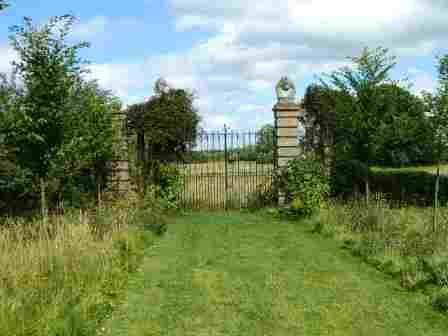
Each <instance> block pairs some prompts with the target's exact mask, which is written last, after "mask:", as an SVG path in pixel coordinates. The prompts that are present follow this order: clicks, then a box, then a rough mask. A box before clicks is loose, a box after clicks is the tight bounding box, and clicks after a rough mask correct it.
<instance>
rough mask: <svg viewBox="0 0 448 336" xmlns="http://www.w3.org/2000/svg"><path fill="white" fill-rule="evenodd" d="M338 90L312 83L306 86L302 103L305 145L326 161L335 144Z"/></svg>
mask: <svg viewBox="0 0 448 336" xmlns="http://www.w3.org/2000/svg"><path fill="white" fill-rule="evenodd" d="M337 94H338V93H337V91H335V90H332V89H330V88H328V87H325V86H322V85H316V84H312V85H310V86H308V87H307V88H306V91H305V96H304V98H303V102H302V105H303V107H304V109H305V114H304V115H302V116H301V122H302V123H303V124H304V125H305V129H306V132H305V137H304V139H303V146H304V148H305V150H306V151H312V152H313V153H315V154H316V155H318V156H319V157H320V158H321V160H322V161H323V162H326V160H327V159H328V156H329V155H330V153H328V151H329V150H333V146H334V132H335V128H336V115H335V113H336V110H335V108H336V102H335V98H334V97H335V95H337Z"/></svg>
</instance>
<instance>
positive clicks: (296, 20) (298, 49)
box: [0, 0, 448, 129]
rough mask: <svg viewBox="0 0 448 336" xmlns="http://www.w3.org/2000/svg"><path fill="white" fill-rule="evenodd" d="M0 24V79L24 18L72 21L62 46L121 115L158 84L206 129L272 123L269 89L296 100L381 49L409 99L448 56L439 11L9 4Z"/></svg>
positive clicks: (367, 2)
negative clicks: (80, 44) (189, 105)
mask: <svg viewBox="0 0 448 336" xmlns="http://www.w3.org/2000/svg"><path fill="white" fill-rule="evenodd" d="M9 2H10V3H11V6H10V7H9V8H8V9H7V10H5V11H3V12H0V72H9V71H10V69H11V65H10V63H11V61H12V60H14V58H15V54H14V51H13V50H12V48H11V46H10V43H9V39H8V36H9V35H10V33H9V27H10V26H13V25H18V24H21V23H22V22H23V17H25V16H26V17H31V18H32V19H33V20H34V21H35V22H36V23H37V24H41V23H45V22H46V21H47V20H48V19H49V18H50V17H51V16H56V15H64V14H73V15H75V16H76V17H77V21H76V24H75V26H74V27H73V31H72V34H71V35H70V41H72V42H73V43H74V42H76V41H88V42H90V43H91V47H90V48H89V49H88V50H84V51H83V52H82V55H81V56H82V57H83V58H84V59H85V60H87V61H89V64H88V68H89V69H90V74H89V75H88V77H89V79H96V80H98V82H99V83H100V85H101V86H102V87H103V88H104V89H109V90H111V91H112V92H113V93H114V94H115V95H117V96H118V97H120V98H121V99H122V101H123V104H124V106H126V105H128V104H133V103H137V102H142V101H144V100H146V99H148V98H149V97H150V96H151V95H152V93H153V87H154V82H155V81H156V79H157V78H159V77H163V78H165V79H166V80H167V81H168V83H169V84H170V85H171V86H173V87H178V88H185V89H189V90H193V91H194V93H195V95H196V97H197V99H196V102H195V104H196V106H197V108H198V110H199V113H200V114H201V116H202V126H203V127H204V128H206V129H221V128H222V127H223V125H224V124H226V125H228V126H230V127H231V128H232V129H256V128H259V127H260V126H262V125H264V124H266V123H271V122H272V119H273V113H272V107H273V105H274V104H275V102H276V98H275V91H274V88H275V85H276V83H277V82H278V80H279V79H280V78H281V77H282V76H288V77H289V78H291V79H292V81H293V82H294V83H295V85H296V88H297V99H298V100H300V99H301V98H302V97H303V94H304V92H305V89H306V87H307V86H308V85H309V84H311V83H313V82H317V81H318V78H319V77H321V76H322V75H323V74H325V73H329V72H331V71H333V70H336V69H338V68H340V67H341V66H344V65H347V64H348V59H347V57H350V56H356V55H359V53H360V52H361V50H362V49H363V48H364V47H369V48H375V47H378V46H382V47H387V48H389V49H390V53H391V55H395V56H396V57H397V61H398V64H397V66H396V67H395V69H394V70H393V73H392V76H393V78H394V79H405V78H407V79H408V81H409V83H411V84H412V88H411V89H412V91H413V92H414V93H416V94H419V93H420V92H421V90H426V91H434V90H435V89H436V87H437V73H436V65H437V59H436V57H437V56H439V55H443V54H447V53H448V43H447V42H448V0H393V1H390V0H376V1H372V0H338V1H334V0H257V1H249V0H128V1H124V2H122V1H106V0H76V1H73V0H72V1H70V0H9Z"/></svg>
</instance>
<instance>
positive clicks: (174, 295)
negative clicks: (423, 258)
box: [104, 213, 448, 336]
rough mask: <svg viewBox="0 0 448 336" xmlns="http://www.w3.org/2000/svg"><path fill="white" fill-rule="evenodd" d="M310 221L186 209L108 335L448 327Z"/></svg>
mask: <svg viewBox="0 0 448 336" xmlns="http://www.w3.org/2000/svg"><path fill="white" fill-rule="evenodd" d="M305 224H306V223H294V222H285V221H279V220H275V219H272V218H271V217H270V216H269V215H267V214H266V213H258V214H243V213H227V214H224V213H203V214H197V213H194V214H190V215H187V216H184V217H182V218H178V219H177V220H176V222H175V223H173V224H172V225H171V226H170V230H169V231H168V233H167V235H166V236H165V237H164V238H163V239H161V240H159V241H158V242H157V243H156V244H155V245H154V246H153V247H151V248H150V249H148V250H147V252H146V255H145V259H144V261H143V264H142V267H141V269H140V270H139V271H138V272H137V273H136V274H135V275H134V276H132V278H131V280H130V286H129V291H128V295H127V296H126V300H125V301H124V305H123V306H122V308H121V309H120V310H118V311H117V312H116V313H115V314H114V316H113V318H112V319H111V320H109V321H107V322H106V324H105V325H104V328H105V330H104V335H109V336H121V335H126V336H137V335H138V336H142V335H146V336H149V335H195V336H196V335H257V336H258V335H295V336H297V335H307V336H309V335H332V336H334V335H344V336H347V335H356V336H359V335H403V336H412V335H434V336H435V335H446V331H447V330H448V317H446V316H443V315H441V314H439V313H437V312H436V311H434V310H433V309H431V307H429V306H428V305H427V301H426V297H425V296H424V295H421V294H416V295H410V294H409V293H407V292H405V291H404V290H402V289H401V288H400V287H399V286H398V285H397V284H396V282H395V281H393V280H391V279H390V278H388V277H386V276H385V275H383V274H382V273H380V272H378V271H377V270H375V269H373V268H371V267H370V266H369V265H366V264H364V263H360V262H359V259H358V258H355V257H353V256H351V255H350V254H349V253H348V252H347V251H346V250H342V249H340V246H339V244H338V242H336V241H335V240H333V239H330V238H327V237H324V236H319V235H315V234H311V233H310V226H308V225H305Z"/></svg>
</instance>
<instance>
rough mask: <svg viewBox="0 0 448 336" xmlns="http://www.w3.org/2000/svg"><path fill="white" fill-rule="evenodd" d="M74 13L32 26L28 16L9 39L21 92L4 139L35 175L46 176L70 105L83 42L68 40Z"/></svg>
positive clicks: (22, 163) (79, 71)
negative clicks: (21, 85)
mask: <svg viewBox="0 0 448 336" xmlns="http://www.w3.org/2000/svg"><path fill="white" fill-rule="evenodd" d="M73 22H74V18H73V17H72V16H61V17H54V18H51V19H50V21H49V23H47V24H45V25H43V26H42V27H36V26H35V25H34V24H33V22H32V20H31V19H30V18H25V22H24V25H23V26H14V27H12V28H11V31H12V33H13V34H14V35H12V36H11V42H12V45H13V47H14V49H15V51H16V52H17V53H18V59H17V61H14V62H13V65H14V70H15V72H16V73H17V74H18V75H19V76H20V77H21V79H22V81H23V86H24V88H25V89H24V93H23V95H22V96H21V97H20V99H19V104H20V105H19V109H18V111H17V113H15V114H14V122H12V123H10V125H9V126H10V129H9V130H8V136H7V143H9V144H11V145H13V146H14V147H17V148H18V149H19V150H18V151H17V153H16V156H17V161H18V163H19V165H20V166H21V167H26V168H28V169H30V170H31V171H32V172H33V173H34V174H35V175H36V176H37V177H40V178H46V177H47V176H48V172H49V169H50V166H51V164H52V161H53V160H54V159H55V156H56V153H57V152H58V150H59V149H60V148H61V146H62V143H63V141H64V116H65V115H66V113H67V112H68V110H69V102H70V99H69V98H70V95H71V90H72V88H73V87H74V85H75V82H76V80H77V78H79V76H80V75H81V69H80V61H79V58H78V56H77V54H78V52H79V50H80V49H82V48H85V47H86V46H87V44H86V43H80V44H75V45H68V44H66V42H65V40H66V36H67V35H68V33H69V31H70V29H71V27H72V25H73Z"/></svg>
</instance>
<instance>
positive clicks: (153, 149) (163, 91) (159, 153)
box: [126, 79, 200, 168]
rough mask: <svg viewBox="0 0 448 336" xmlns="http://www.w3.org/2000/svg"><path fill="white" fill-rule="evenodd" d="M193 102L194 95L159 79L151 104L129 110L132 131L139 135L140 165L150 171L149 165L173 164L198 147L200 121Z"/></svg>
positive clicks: (127, 115)
mask: <svg viewBox="0 0 448 336" xmlns="http://www.w3.org/2000/svg"><path fill="white" fill-rule="evenodd" d="M193 102H194V95H193V94H192V93H190V92H188V91H187V90H184V89H176V88H171V87H169V86H168V85H167V84H166V82H165V81H164V80H163V79H159V80H158V81H157V82H156V85H155V90H154V95H153V96H152V97H151V98H150V99H149V100H148V101H146V102H144V103H140V104H135V105H132V106H130V107H129V108H128V109H127V111H126V119H127V125H128V128H129V129H130V130H132V131H134V132H135V133H136V134H137V150H138V162H140V163H141V164H142V165H143V166H146V167H147V168H148V166H147V164H148V163H154V162H156V160H172V159H174V158H176V157H179V156H182V154H183V153H185V152H186V151H187V150H188V149H189V148H191V147H192V146H193V145H194V143H195V140H196V135H197V130H198V125H199V121H200V117H199V115H198V112H197V110H196V108H195V107H194V105H193Z"/></svg>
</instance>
